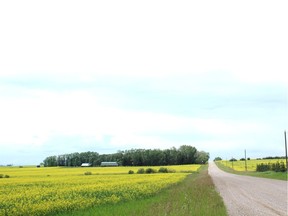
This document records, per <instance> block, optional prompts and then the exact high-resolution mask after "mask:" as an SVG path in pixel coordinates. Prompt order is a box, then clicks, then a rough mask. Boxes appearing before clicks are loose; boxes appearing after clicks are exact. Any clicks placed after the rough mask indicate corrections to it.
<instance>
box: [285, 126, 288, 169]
mask: <svg viewBox="0 0 288 216" xmlns="http://www.w3.org/2000/svg"><path fill="white" fill-rule="evenodd" d="M284 139H285V156H286V169H287V170H286V172H287V173H288V160H287V139H286V130H285V131H284Z"/></svg>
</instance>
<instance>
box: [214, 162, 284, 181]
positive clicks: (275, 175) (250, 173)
mask: <svg viewBox="0 0 288 216" xmlns="http://www.w3.org/2000/svg"><path fill="white" fill-rule="evenodd" d="M215 163H216V165H217V166H218V167H219V168H220V169H221V170H223V171H225V172H229V173H233V174H237V175H247V176H254V177H260V178H269V179H278V180H284V181H287V172H274V171H266V172H256V171H237V170H234V169H232V168H231V167H228V166H225V165H224V164H223V163H220V162H215Z"/></svg>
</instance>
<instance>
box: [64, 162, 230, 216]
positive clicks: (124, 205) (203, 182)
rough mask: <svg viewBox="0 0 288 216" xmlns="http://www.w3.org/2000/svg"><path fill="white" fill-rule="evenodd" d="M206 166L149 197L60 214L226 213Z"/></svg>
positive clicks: (76, 215)
mask: <svg viewBox="0 0 288 216" xmlns="http://www.w3.org/2000/svg"><path fill="white" fill-rule="evenodd" d="M207 169H208V166H207V165H205V166H203V167H201V168H200V169H199V171H198V172H195V173H192V174H190V175H188V176H187V178H185V179H184V180H183V181H182V182H180V183H178V184H176V185H173V186H171V187H169V188H167V189H164V190H162V191H161V192H160V193H158V194H156V195H155V196H152V197H149V198H144V199H139V200H133V201H127V202H120V203H117V204H106V205H102V206H97V207H95V208H90V209H86V210H80V211H75V212H67V213H66V214H60V215H59V216H68V215H69V216H80V215H81V216H88V215H89V216H90V215H107V216H109V215H110V216H111V215H117V216H121V215H123V216H124V215H125V216H129V215H141V216H149V215H153V216H154V215H171V216H172V215H175V216H181V215H182V216H184V215H208V216H209V215H217V216H222V215H223V216H224V215H227V211H226V208H225V205H224V202H223V200H222V198H221V196H220V195H219V193H218V192H217V191H216V190H215V187H214V184H213V181H212V179H211V177H210V176H209V175H208V171H207Z"/></svg>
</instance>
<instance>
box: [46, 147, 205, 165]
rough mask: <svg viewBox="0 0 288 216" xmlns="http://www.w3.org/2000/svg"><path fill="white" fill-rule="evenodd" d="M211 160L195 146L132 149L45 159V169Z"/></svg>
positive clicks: (175, 163)
mask: <svg viewBox="0 0 288 216" xmlns="http://www.w3.org/2000/svg"><path fill="white" fill-rule="evenodd" d="M208 160H209V153H208V152H205V151H197V149H196V148H195V147H193V146H189V145H182V146H180V147H179V148H178V149H177V148H175V147H173V148H171V149H165V150H160V149H131V150H125V151H118V152H117V153H113V154H99V153H97V152H91V151H88V152H81V153H79V152H75V153H71V154H63V155H58V156H49V157H47V158H45V159H44V161H43V164H44V166H45V167H51V166H68V167H70V166H81V164H82V163H90V164H91V165H92V166H100V164H101V162H103V161H115V162H117V163H118V164H119V165H120V166H165V165H181V164H205V163H207V162H208Z"/></svg>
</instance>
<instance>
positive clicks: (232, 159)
mask: <svg viewBox="0 0 288 216" xmlns="http://www.w3.org/2000/svg"><path fill="white" fill-rule="evenodd" d="M229 161H237V159H235V158H231V159H230V160H229Z"/></svg>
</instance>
